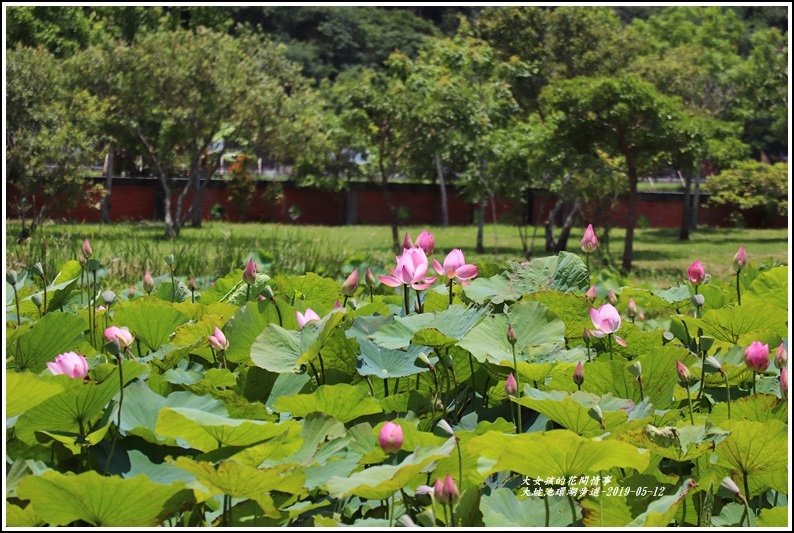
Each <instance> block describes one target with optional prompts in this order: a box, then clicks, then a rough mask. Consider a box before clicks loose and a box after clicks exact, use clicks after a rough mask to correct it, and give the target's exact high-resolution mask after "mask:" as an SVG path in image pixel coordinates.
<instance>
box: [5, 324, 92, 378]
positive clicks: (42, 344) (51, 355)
mask: <svg viewBox="0 0 794 533" xmlns="http://www.w3.org/2000/svg"><path fill="white" fill-rule="evenodd" d="M85 329H86V323H85V321H84V320H83V319H82V318H80V317H79V316H77V315H75V314H71V313H61V312H59V311H54V312H51V313H47V314H46V315H44V316H43V317H42V318H41V319H40V320H39V321H38V322H36V323H35V324H33V326H32V327H31V328H30V329H28V330H27V331H25V332H24V333H22V334H21V335H20V336H19V339H18V341H17V342H16V344H15V345H14V346H9V350H8V351H9V354H13V356H14V362H13V366H14V367H15V368H16V369H17V370H20V371H21V370H30V371H31V372H36V373H38V372H41V371H42V370H44V369H45V368H46V366H47V362H48V361H52V360H54V359H55V356H56V355H59V354H62V353H64V352H69V351H75V350H77V349H78V347H79V346H81V345H82V344H83V341H84V337H83V331H84V330H85Z"/></svg>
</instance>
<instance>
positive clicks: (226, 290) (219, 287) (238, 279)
mask: <svg viewBox="0 0 794 533" xmlns="http://www.w3.org/2000/svg"><path fill="white" fill-rule="evenodd" d="M269 281H270V276H268V275H267V274H262V273H258V274H257V275H256V282H255V283H254V284H253V285H250V286H249V285H247V284H246V283H245V282H244V281H243V271H242V269H236V270H232V271H231V272H229V273H228V274H226V275H225V276H223V277H222V278H218V279H216V280H215V285H213V286H212V287H210V288H209V289H207V290H206V291H204V292H202V293H201V296H200V299H199V301H200V302H201V303H203V304H206V303H213V302H225V303H229V304H232V305H243V304H244V303H245V301H246V300H245V299H246V296H247V297H248V299H249V300H253V299H254V298H256V297H257V296H258V295H259V294H260V293H261V292H262V291H263V290H264V288H265V285H267V284H268V282H269Z"/></svg>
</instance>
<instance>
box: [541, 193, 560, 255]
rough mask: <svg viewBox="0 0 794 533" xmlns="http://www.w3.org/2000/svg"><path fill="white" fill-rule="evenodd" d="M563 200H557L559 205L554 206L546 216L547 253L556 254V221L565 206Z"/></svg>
mask: <svg viewBox="0 0 794 533" xmlns="http://www.w3.org/2000/svg"><path fill="white" fill-rule="evenodd" d="M563 203H564V202H563V201H562V198H557V203H556V204H554V207H552V208H551V210H550V211H549V214H548V215H547V216H546V223H545V224H544V226H545V228H546V251H547V252H554V246H555V243H554V219H556V218H557V214H558V213H559V212H560V209H562V206H563Z"/></svg>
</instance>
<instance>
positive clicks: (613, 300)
mask: <svg viewBox="0 0 794 533" xmlns="http://www.w3.org/2000/svg"><path fill="white" fill-rule="evenodd" d="M607 301H608V302H609V304H610V305H617V303H618V295H617V294H615V291H613V290H612V289H610V290H609V292H607Z"/></svg>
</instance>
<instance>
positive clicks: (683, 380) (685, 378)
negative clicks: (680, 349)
mask: <svg viewBox="0 0 794 533" xmlns="http://www.w3.org/2000/svg"><path fill="white" fill-rule="evenodd" d="M675 368H676V371H677V372H678V382H679V383H680V384H681V386H682V387H689V386H690V385H691V384H692V373H691V372H690V371H689V369H688V368H687V366H686V365H685V364H684V363H682V362H681V361H676V362H675Z"/></svg>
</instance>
